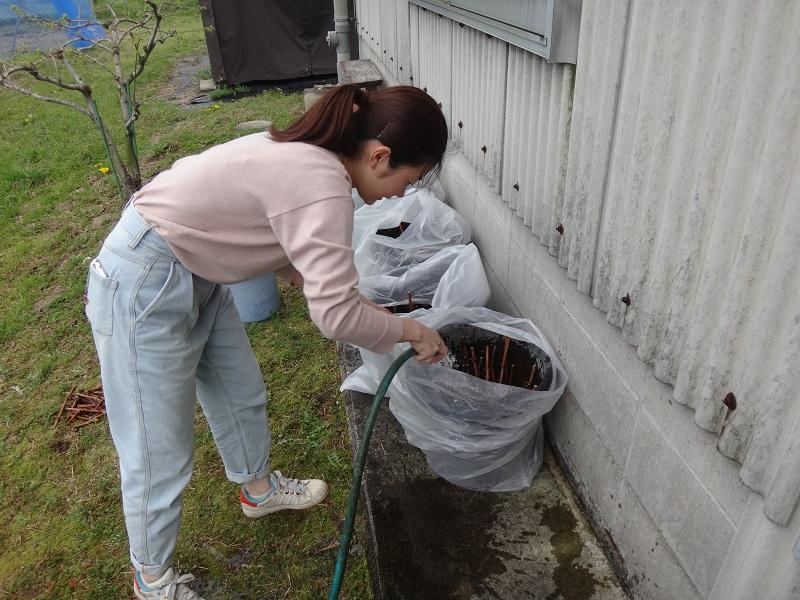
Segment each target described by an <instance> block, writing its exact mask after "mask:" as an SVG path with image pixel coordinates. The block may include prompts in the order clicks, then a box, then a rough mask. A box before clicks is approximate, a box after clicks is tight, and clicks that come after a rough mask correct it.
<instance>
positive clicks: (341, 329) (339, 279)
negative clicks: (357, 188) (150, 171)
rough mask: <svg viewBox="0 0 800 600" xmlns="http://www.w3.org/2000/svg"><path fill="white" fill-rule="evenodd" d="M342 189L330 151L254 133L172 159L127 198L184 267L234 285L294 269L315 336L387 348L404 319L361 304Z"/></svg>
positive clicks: (346, 184) (339, 168)
mask: <svg viewBox="0 0 800 600" xmlns="http://www.w3.org/2000/svg"><path fill="white" fill-rule="evenodd" d="M351 190H352V184H351V181H350V177H349V175H348V174H347V171H346V170H345V168H344V165H342V163H341V162H340V161H339V159H338V158H337V157H336V155H335V154H334V153H332V152H329V151H328V150H324V149H323V148H319V147H316V146H311V145H309V144H303V143H299V142H275V141H272V140H271V139H270V138H269V137H268V136H267V135H266V134H265V133H256V134H253V135H247V136H244V137H241V138H238V139H235V140H232V141H230V142H226V143H224V144H220V145H218V146H214V147H212V148H210V149H208V150H206V151H205V152H202V153H200V154H197V155H195V156H188V157H186V158H182V159H180V160H178V161H176V162H175V164H174V165H172V168H171V169H169V170H168V171H164V172H163V173H160V174H159V175H158V176H157V177H156V178H155V179H153V180H152V181H151V182H150V183H148V184H147V185H146V186H144V187H143V188H142V189H141V190H139V192H137V194H136V197H135V199H134V205H135V206H136V210H137V211H138V212H139V213H140V214H141V215H142V217H143V218H144V219H145V220H146V221H147V222H148V223H150V224H151V225H154V226H155V230H156V231H157V232H158V233H159V234H160V235H161V236H162V237H163V238H164V240H165V241H166V242H167V244H169V246H170V248H171V249H172V251H173V252H174V253H175V256H176V257H177V258H178V260H180V261H181V263H182V264H183V265H184V266H185V267H186V268H187V269H189V270H190V271H191V272H192V273H195V274H196V275H199V276H200V277H203V278H204V279H208V280H209V281H213V282H216V283H235V282H239V281H245V280H247V279H252V278H254V277H256V276H258V275H262V274H264V273H268V272H275V273H277V274H278V275H280V276H281V277H282V278H283V279H286V280H291V278H292V277H293V276H294V275H295V273H296V272H299V273H300V275H302V277H303V280H304V283H303V293H304V294H305V296H306V299H307V300H308V308H309V312H310V313H311V319H312V320H313V321H314V323H315V324H316V325H317V327H319V329H320V331H321V332H322V334H323V335H324V336H326V337H328V338H332V339H336V340H341V341H345V342H350V343H352V344H355V345H357V346H362V347H364V348H367V349H369V350H372V351H374V352H378V353H382V352H388V351H389V350H390V349H391V347H392V346H393V345H394V344H395V343H397V341H398V340H399V339H400V337H401V334H402V329H403V325H402V321H401V319H400V317H395V316H392V315H388V314H386V313H383V312H381V311H378V310H375V309H374V308H372V307H370V306H367V305H366V304H363V303H362V302H361V299H360V295H359V293H358V289H357V287H356V286H357V284H358V272H357V271H356V268H355V265H354V264H353V250H352V248H351V247H350V244H351V239H352V235H353V201H352V200H351V197H350V193H351Z"/></svg>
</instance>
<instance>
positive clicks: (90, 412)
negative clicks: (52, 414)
mask: <svg viewBox="0 0 800 600" xmlns="http://www.w3.org/2000/svg"><path fill="white" fill-rule="evenodd" d="M75 388H76V386H73V387H72V389H71V390H70V392H69V394H67V396H66V398H64V402H62V403H61V408H60V409H59V411H58V414H57V415H56V420H55V422H54V423H53V427H55V426H56V425H58V423H59V421H61V417H62V416H63V417H64V418H65V420H66V422H67V423H70V424H71V425H72V426H73V427H74V428H75V429H78V428H80V427H83V426H84V425H89V424H90V423H96V422H97V421H99V420H100V419H102V418H103V415H104V414H106V404H105V398H104V397H103V386H102V385H98V386H97V387H94V388H92V389H90V390H87V391H85V392H78V391H76V389H75Z"/></svg>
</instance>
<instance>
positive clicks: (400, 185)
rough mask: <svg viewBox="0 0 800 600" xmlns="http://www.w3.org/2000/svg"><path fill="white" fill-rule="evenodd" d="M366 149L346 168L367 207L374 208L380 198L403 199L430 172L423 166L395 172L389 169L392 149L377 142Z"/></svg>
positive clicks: (368, 143) (367, 144)
mask: <svg viewBox="0 0 800 600" xmlns="http://www.w3.org/2000/svg"><path fill="white" fill-rule="evenodd" d="M364 146H365V147H364V148H363V150H362V154H361V156H360V157H359V158H357V159H355V160H353V161H351V163H350V165H349V166H348V165H346V166H348V168H347V170H348V172H349V173H350V179H351V180H352V182H353V187H354V188H356V189H357V190H358V195H359V196H361V198H362V200H364V202H365V203H366V204H373V203H374V202H375V201H377V200H380V199H381V198H391V197H392V196H402V195H403V194H404V193H405V190H406V188H407V187H408V186H410V185H414V184H415V183H417V182H418V181H419V180H420V179H422V178H423V176H424V175H425V173H426V171H427V168H426V167H425V166H420V165H404V166H400V167H397V168H396V169H395V168H392V167H391V166H390V165H389V158H390V156H391V152H392V151H391V149H390V148H389V147H387V146H384V145H383V144H381V143H380V142H379V141H377V140H369V141H368V142H366V143H365V145H364Z"/></svg>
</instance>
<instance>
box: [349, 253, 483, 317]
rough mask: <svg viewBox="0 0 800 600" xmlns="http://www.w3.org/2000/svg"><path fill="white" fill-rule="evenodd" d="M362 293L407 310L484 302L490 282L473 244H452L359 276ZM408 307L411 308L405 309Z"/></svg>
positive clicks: (383, 303) (389, 305) (381, 303)
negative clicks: (412, 262) (408, 262)
mask: <svg viewBox="0 0 800 600" xmlns="http://www.w3.org/2000/svg"><path fill="white" fill-rule="evenodd" d="M358 288H359V290H360V291H361V293H362V294H364V296H366V297H367V298H369V299H370V300H372V301H373V302H375V303H377V304H380V305H381V306H386V307H392V308H394V307H397V308H398V309H400V308H402V309H404V310H402V311H400V310H398V311H395V312H410V311H412V310H414V308H415V307H416V308H430V307H431V306H432V305H434V296H438V300H437V304H436V305H437V306H442V305H444V306H483V305H484V304H486V302H487V301H488V300H489V294H490V290H489V282H488V281H487V279H486V273H485V272H484V270H483V263H482V262H481V257H480V254H479V253H478V249H477V248H476V247H475V245H474V244H468V245H466V246H464V245H458V246H451V247H450V248H445V249H444V250H439V251H438V252H437V253H436V254H434V255H433V256H431V257H430V258H428V259H426V260H424V261H422V262H421V263H419V264H416V265H413V266H411V267H408V268H405V267H399V268H397V269H395V270H394V271H391V272H389V273H383V274H380V275H372V276H368V277H362V278H361V279H360V281H359V283H358ZM406 308H410V310H406Z"/></svg>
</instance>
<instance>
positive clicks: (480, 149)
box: [437, 17, 508, 193]
mask: <svg viewBox="0 0 800 600" xmlns="http://www.w3.org/2000/svg"><path fill="white" fill-rule="evenodd" d="M437 18H439V17H437ZM441 20H444V21H446V20H447V19H443V18H442V19H441ZM452 29H453V74H452V77H453V95H452V99H451V101H452V107H453V108H452V110H453V114H452V119H451V120H450V130H451V132H452V138H453V141H454V142H455V143H456V145H457V147H458V148H459V149H460V150H461V151H462V152H463V153H464V154H465V155H466V156H467V158H469V160H470V161H471V162H472V163H473V164H474V165H476V166H477V167H478V170H479V171H480V172H481V173H482V174H483V175H484V177H486V179H487V180H488V181H489V182H490V183H491V187H492V189H493V190H494V191H495V192H496V193H500V172H501V164H502V161H501V157H502V153H503V120H504V118H503V117H504V113H505V97H506V64H507V58H508V44H506V43H505V42H502V41H500V40H498V39H496V38H493V37H491V36H489V35H487V34H485V33H481V32H480V31H477V30H476V29H472V28H471V27H467V26H465V25H463V24H461V23H457V24H454V25H453V28H452ZM459 122H460V123H461V126H460V127H459V125H458V124H459Z"/></svg>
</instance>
